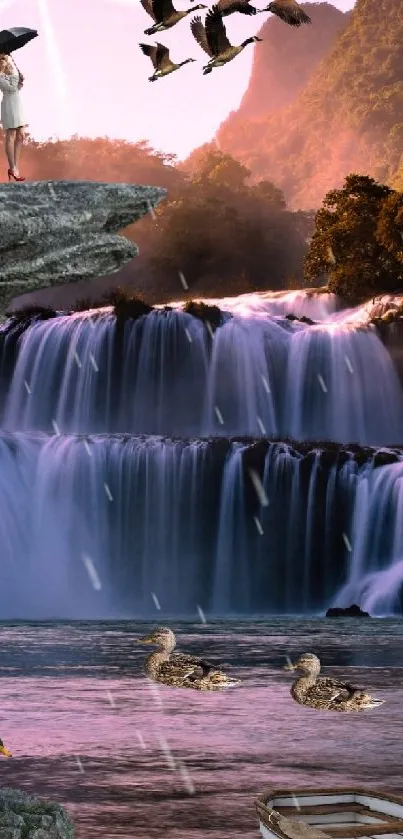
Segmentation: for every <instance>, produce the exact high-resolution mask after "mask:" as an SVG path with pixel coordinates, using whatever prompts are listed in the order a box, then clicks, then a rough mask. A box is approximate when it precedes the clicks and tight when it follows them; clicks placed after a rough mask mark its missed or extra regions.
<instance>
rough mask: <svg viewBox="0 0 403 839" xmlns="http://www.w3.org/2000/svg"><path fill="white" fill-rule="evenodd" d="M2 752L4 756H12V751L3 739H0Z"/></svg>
mask: <svg viewBox="0 0 403 839" xmlns="http://www.w3.org/2000/svg"><path fill="white" fill-rule="evenodd" d="M0 754H2V755H4V757H12V754H11V752H10V751H9V750H8V749H7V747H6V746H5V745H4V743H3V741H2V740H0Z"/></svg>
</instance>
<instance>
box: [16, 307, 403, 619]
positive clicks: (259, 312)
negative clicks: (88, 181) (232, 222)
mask: <svg viewBox="0 0 403 839" xmlns="http://www.w3.org/2000/svg"><path fill="white" fill-rule="evenodd" d="M207 302H209V303H213V302H214V303H218V304H219V305H220V307H221V309H222V310H225V312H224V324H223V325H222V326H221V327H219V328H218V329H217V330H216V331H215V333H214V335H213V337H212V336H211V334H210V331H209V329H207V327H206V325H205V324H204V323H203V322H202V321H200V320H197V319H196V318H194V317H192V316H191V315H190V314H186V313H184V312H182V311H181V309H180V307H178V308H177V309H173V310H171V311H166V310H157V311H154V312H152V313H151V314H149V315H147V316H145V317H142V318H139V319H138V320H137V321H134V322H133V321H131V322H130V321H129V322H127V323H126V324H124V326H121V325H118V324H117V323H116V320H115V318H114V317H113V316H112V314H111V312H110V311H108V310H106V311H104V312H102V313H97V314H96V313H94V315H93V316H91V315H90V314H88V313H83V314H79V315H78V314H77V315H73V316H62V317H57V318H53V319H50V320H47V321H42V322H35V323H32V324H31V325H30V326H29V327H28V328H27V329H25V330H24V329H23V328H21V326H20V327H14V328H12V329H10V327H9V325H7V328H6V329H4V328H3V332H2V334H1V335H0V338H1V349H0V388H1V398H2V426H3V429H4V430H3V432H2V433H0V464H1V469H0V539H1V541H0V558H1V562H0V586H1V590H2V594H3V597H2V607H1V608H2V612H1V617H4V618H6V617H22V616H23V617H34V618H38V617H50V616H59V617H91V616H107V615H116V614H120V615H121V614H127V615H133V614H136V615H144V616H146V615H149V614H150V613H151V612H152V611H153V609H154V604H153V601H152V593H154V594H155V595H156V596H157V597H158V600H159V602H160V603H161V607H162V608H163V610H164V612H165V613H170V614H176V615H178V614H186V613H195V612H196V609H197V606H198V605H199V606H201V607H202V608H203V609H204V610H205V611H206V612H209V611H210V612H214V613H216V614H228V613H249V614H250V613H256V612H259V613H268V612H271V613H304V612H305V613H306V612H318V611H323V610H324V609H325V608H326V607H327V606H328V605H329V604H330V603H332V602H334V603H337V604H339V603H340V604H341V605H348V603H349V602H352V601H358V602H359V603H360V605H361V606H362V607H364V608H368V610H369V611H371V612H372V613H391V612H399V611H401V608H402V605H403V551H402V548H403V546H402V544H401V542H402V540H403V526H402V525H401V505H402V503H403V502H402V501H401V500H400V499H401V497H402V490H401V486H403V484H402V480H401V476H402V475H403V454H400V452H397V453H395V454H393V453H392V454H390V452H387V451H385V452H384V453H383V454H382V453H381V455H379V456H375V454H374V452H373V451H371V450H366V451H364V450H362V449H360V450H357V448H354V446H347V450H346V451H343V449H342V448H341V447H340V446H336V445H330V444H326V445H324V446H323V445H322V446H321V445H319V444H318V443H316V444H315V445H313V444H312V445H309V444H308V443H306V444H304V445H302V444H301V445H298V444H295V445H294V448H290V446H289V445H288V444H287V445H285V444H275V443H271V444H269V443H267V438H270V437H271V438H277V439H286V438H293V439H295V440H299V441H304V440H308V441H309V440H316V441H318V440H322V441H323V440H328V439H331V440H332V441H333V442H337V441H338V442H339V443H340V444H343V443H344V444H345V443H352V442H354V443H357V444H360V445H375V446H385V445H392V444H397V445H398V444H399V441H400V439H401V437H402V432H403V396H402V390H401V385H400V383H399V379H398V376H397V373H396V371H395V368H394V365H393V362H392V360H391V357H390V356H389V354H388V352H387V350H386V349H385V347H384V345H383V344H382V342H381V341H380V339H379V338H378V336H377V333H376V332H375V330H374V329H373V328H372V327H368V326H366V321H367V320H368V316H369V310H368V307H361V308H360V307H357V308H356V309H355V310H351V311H350V312H349V313H344V314H343V312H341V311H338V306H337V300H336V298H334V296H332V295H325V294H321V295H316V296H315V295H314V296H311V295H306V294H304V293H302V292H292V293H288V294H279V293H276V294H262V295H257V294H254V295H243V296H242V297H240V298H236V299H234V300H229V299H228V300H225V301H207ZM287 314H293V315H295V316H296V317H302V316H304V317H311V318H313V319H316V320H318V321H320V323H316V325H312V324H309V323H306V322H300V321H298V320H292V319H291V320H290V319H287V318H286V317H285V316H286V315H287ZM18 330H19V332H18ZM59 429H60V431H61V432H62V434H61V435H59V434H55V433H54V432H55V430H56V431H58V430H59ZM84 434H85V435H88V434H89V435H92V436H90V437H88V438H84V437H83V436H77V435H84ZM94 435H96V436H94ZM119 435H120V436H119ZM122 435H125V436H122ZM157 435H163V436H157ZM168 437H171V438H172V439H167V438H168ZM212 437H213V438H214V439H211V438H212ZM175 438H176V439H175ZM178 438H182V439H178ZM185 438H187V439H185ZM191 438H198V439H193V440H192V439H191ZM228 438H238V441H236V440H235V439H232V441H231V440H229V439H228ZM242 438H244V439H242ZM245 438H260V442H258V443H256V444H254V445H251V441H250V440H249V442H248V441H247V440H246V439H245ZM262 438H266V439H262ZM393 460H394V461H395V462H391V461H393ZM382 464H384V465H382ZM258 476H260V478H259V477H258ZM256 480H257V481H258V483H259V480H261V482H262V487H263V489H262V492H263V495H262V494H261V493H260V492H259V491H258V489H257V485H256ZM259 499H260V500H259ZM262 499H263V500H262ZM94 575H95V576H94ZM91 580H92V582H91ZM94 580H95V581H96V580H97V581H98V582H94Z"/></svg>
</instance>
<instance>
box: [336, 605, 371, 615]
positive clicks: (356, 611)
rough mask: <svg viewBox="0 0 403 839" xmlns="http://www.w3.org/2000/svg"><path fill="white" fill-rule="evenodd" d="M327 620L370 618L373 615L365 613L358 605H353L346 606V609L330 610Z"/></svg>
mask: <svg viewBox="0 0 403 839" xmlns="http://www.w3.org/2000/svg"><path fill="white" fill-rule="evenodd" d="M326 617H327V618H370V617H371V615H370V614H369V612H363V611H362V609H360V607H359V606H357V604H356V603H353V604H352V606H346V608H345V609H343V608H341V607H334V608H333V609H328V610H327V612H326Z"/></svg>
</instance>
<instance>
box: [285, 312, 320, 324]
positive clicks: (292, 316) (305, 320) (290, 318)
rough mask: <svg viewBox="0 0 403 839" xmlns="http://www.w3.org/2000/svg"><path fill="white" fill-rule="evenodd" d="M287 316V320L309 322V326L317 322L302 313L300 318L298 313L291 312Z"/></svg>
mask: <svg viewBox="0 0 403 839" xmlns="http://www.w3.org/2000/svg"><path fill="white" fill-rule="evenodd" d="M285 317H286V320H291V321H294V320H297V321H299V323H307V324H308V326H315V323H316V321H314V320H312V319H311V318H307V317H306V316H305V315H302V317H300V318H299V317H297V315H293V314H292V313H291V314H289V315H286V316H285Z"/></svg>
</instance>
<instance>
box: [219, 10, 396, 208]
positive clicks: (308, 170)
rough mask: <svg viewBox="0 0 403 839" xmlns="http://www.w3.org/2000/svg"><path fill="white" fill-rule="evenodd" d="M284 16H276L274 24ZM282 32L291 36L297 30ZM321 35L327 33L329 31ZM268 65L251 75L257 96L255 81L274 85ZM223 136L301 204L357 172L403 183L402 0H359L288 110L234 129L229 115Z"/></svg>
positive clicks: (255, 170)
mask: <svg viewBox="0 0 403 839" xmlns="http://www.w3.org/2000/svg"><path fill="white" fill-rule="evenodd" d="M312 18H313V24H312V27H306V28H305V29H309V28H311V30H312V31H313V32H315V22H314V16H313V13H312ZM276 23H277V21H270V25H271V26H272V27H274V25H276ZM267 25H269V24H267ZM301 29H302V27H301ZM305 29H304V31H305ZM292 34H293V35H296V37H297V38H298V37H300V36H301V37H303V35H304V33H303V32H301V31H298V30H297V32H295V33H294V32H293V33H292ZM282 37H283V38H285V37H287V39H288V43H289V38H290V34H289V33H284V35H283V36H282ZM305 37H306V36H305ZM317 37H318V40H321V39H322V32H321V31H320V32H317ZM259 46H260V45H259ZM256 52H257V51H256ZM256 61H257V56H256ZM257 66H258V65H256V67H257ZM260 67H261V70H260V71H259V72H260V75H259V76H258V75H257V70H256V72H255V73H254V74H253V76H252V79H251V85H250V88H251V91H250V96H251V97H252V94H253V90H252V85H253V88H254V89H255V91H256V95H257V92H258V91H259V89H260V90H263V89H265V88H266V87H267V77H266V72H265V68H264V66H263V65H262V64H260ZM269 71H270V73H271V72H272V67H270V68H269ZM246 95H248V94H246ZM250 101H252V98H251V100H250ZM232 125H234V122H233V123H232ZM217 141H218V142H219V145H220V147H221V148H222V150H223V151H225V152H228V153H230V154H232V155H233V156H234V157H236V158H237V159H238V160H240V161H241V162H242V163H243V164H244V165H245V166H247V167H248V168H249V169H250V170H251V171H252V175H253V178H254V179H260V178H267V179H269V180H273V181H274V182H275V183H276V185H277V186H279V187H280V188H281V189H283V191H284V193H285V196H286V198H287V200H288V202H289V204H290V205H291V206H292V207H294V208H300V209H308V208H314V207H317V206H319V204H320V203H321V200H322V198H323V196H324V195H325V193H326V192H327V191H328V190H329V189H332V188H334V187H338V186H340V185H341V184H342V181H343V179H344V177H345V175H346V174H348V173H349V172H352V171H354V172H359V173H364V174H368V175H371V176H372V177H374V178H376V179H377V180H380V181H383V182H386V183H390V184H391V185H392V186H393V185H397V183H396V182H397V180H399V183H400V182H401V181H402V177H403V174H402V173H403V166H402V162H403V157H402V148H403V17H402V14H401V6H400V4H399V3H396V0H357V3H356V6H355V8H354V10H353V12H351V13H350V15H349V16H348V20H347V26H346V28H345V30H344V31H341V32H340V33H339V35H338V36H336V41H335V43H334V44H333V46H332V47H331V48H330V50H329V52H328V54H327V55H326V56H325V57H324V58H323V60H322V61H320V63H319V64H318V65H317V66H316V68H315V69H314V70H313V72H312V74H311V76H310V78H309V79H308V81H307V84H306V86H305V88H304V89H303V90H302V91H300V93H299V94H298V95H297V97H296V98H295V99H294V100H293V101H292V102H290V103H288V104H286V105H285V106H284V107H282V108H281V109H280V110H276V111H274V112H273V111H271V112H270V111H266V113H265V114H264V115H261V116H258V117H253V118H251V119H243V120H242V121H238V122H237V123H235V127H234V128H231V123H230V120H228V122H227V124H223V125H222V127H221V128H220V130H219V132H218V135H217Z"/></svg>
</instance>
